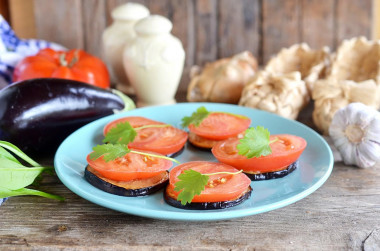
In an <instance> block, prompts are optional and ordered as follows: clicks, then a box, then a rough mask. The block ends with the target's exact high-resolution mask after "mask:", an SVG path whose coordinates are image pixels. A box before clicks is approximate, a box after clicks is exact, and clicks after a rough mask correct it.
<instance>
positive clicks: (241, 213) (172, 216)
mask: <svg viewBox="0 0 380 251" xmlns="http://www.w3.org/2000/svg"><path fill="white" fill-rule="evenodd" d="M202 105H204V106H216V107H223V106H229V107H232V108H233V107H235V108H247V109H251V110H252V111H253V112H255V113H263V115H264V116H270V117H271V116H274V117H276V118H278V119H284V120H288V121H290V122H291V123H295V124H297V125H298V126H301V127H304V129H306V130H308V133H311V135H312V136H313V137H316V139H318V140H319V141H320V143H322V145H323V147H324V148H325V150H327V154H328V156H329V160H328V167H327V170H326V172H325V173H324V174H323V176H321V177H320V178H319V179H318V181H317V182H315V183H313V185H311V186H310V187H308V188H307V189H305V190H303V191H302V192H299V193H297V194H295V195H293V196H290V197H289V198H286V199H283V200H280V201H277V202H274V203H270V204H265V205H262V206H260V207H252V208H245V209H240V210H238V211H233V213H231V212H232V211H225V210H223V209H222V210H205V211H201V212H200V210H195V211H196V213H194V212H193V210H184V209H182V210H183V211H175V212H173V211H162V210H161V211H159V212H160V214H157V210H152V209H150V208H144V210H141V208H134V207H127V208H125V207H124V208H123V209H121V208H120V206H119V205H118V204H117V203H114V201H110V200H106V199H104V198H100V197H98V196H95V195H93V194H91V193H86V191H83V190H82V189H79V187H78V186H75V185H73V184H72V183H70V182H68V181H67V178H66V177H64V174H63V173H62V172H61V167H60V165H61V163H60V162H59V159H60V151H62V150H61V149H62V148H63V146H64V145H65V144H67V142H68V141H69V140H70V139H71V138H72V137H74V136H75V135H76V134H79V133H80V132H81V131H82V130H86V129H89V128H91V127H94V125H96V124H101V123H102V122H105V121H109V120H111V118H113V117H115V116H124V115H126V116H127V115H128V114H129V113H130V112H131V111H137V112H139V111H144V110H146V109H152V108H154V109H160V108H165V107H168V106H170V107H172V106H173V107H178V106H194V107H196V106H202ZM131 111H127V112H122V113H117V114H112V115H108V116H105V117H103V118H100V119H97V120H95V121H93V122H90V123H88V124H87V125H84V126H82V127H81V128H79V129H78V130H76V131H74V132H73V133H71V134H70V135H69V136H68V137H67V138H66V139H65V140H64V141H63V142H62V143H61V144H60V146H59V147H58V149H57V151H56V154H55V156H54V167H55V170H56V173H57V176H58V178H59V179H60V181H61V182H62V183H63V184H64V185H65V186H66V187H67V188H68V189H69V190H71V191H72V192H73V193H75V194H77V195H78V196H80V197H82V198H83V199H85V200H88V201H90V202H92V203H94V204H97V205H100V206H102V207H105V208H109V209H112V210H115V211H119V212H123V213H127V214H130V215H136V216H140V217H147V218H153V219H160V220H177V221H178V220H179V221H211V220H226V219H234V218H240V217H246V216H251V215H256V214H260V213H265V212H269V211H272V210H276V209H279V208H282V207H285V206H288V205H290V204H293V203H295V202H297V201H299V200H301V199H303V198H305V197H307V196H308V195H310V194H312V193H313V192H315V191H316V190H317V189H318V188H320V187H321V186H322V185H323V184H324V183H325V182H326V181H327V179H328V178H329V176H330V175H331V172H332V170H333V165H334V158H333V153H332V151H331V148H330V146H329V145H328V143H327V142H326V140H325V139H324V138H323V137H322V136H321V135H320V134H319V133H317V132H316V131H314V130H313V129H311V128H310V127H308V126H306V125H305V124H303V123H301V122H299V121H296V120H290V119H287V118H284V117H280V116H279V115H276V114H274V113H269V112H266V111H262V110H258V109H253V108H249V107H243V106H238V105H234V104H224V103H207V102H193V103H176V104H171V105H162V106H150V107H142V108H137V109H134V110H131ZM133 113H135V112H133ZM261 182H262V181H261ZM88 185H89V186H91V185H90V184H88ZM100 191H101V190H100ZM101 192H104V191H101ZM104 193H105V192H104ZM113 196H117V195H113ZM141 198H143V197H141ZM189 216H192V217H189ZM194 216H195V217H194Z"/></svg>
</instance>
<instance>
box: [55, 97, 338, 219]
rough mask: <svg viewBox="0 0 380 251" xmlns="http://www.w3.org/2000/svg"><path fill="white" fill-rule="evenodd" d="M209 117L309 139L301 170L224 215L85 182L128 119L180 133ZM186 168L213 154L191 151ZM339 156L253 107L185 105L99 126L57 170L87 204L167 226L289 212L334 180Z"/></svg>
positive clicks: (91, 127) (261, 184)
mask: <svg viewBox="0 0 380 251" xmlns="http://www.w3.org/2000/svg"><path fill="white" fill-rule="evenodd" d="M202 105H203V106H205V107H206V108H207V109H208V110H209V111H225V112H233V113H237V114H242V115H246V116H248V117H250V118H251V119H252V124H251V126H257V125H261V126H264V127H266V128H268V129H269V131H270V132H271V134H280V133H288V134H294V135H298V136H301V137H303V138H304V139H306V141H307V147H306V149H305V151H304V152H303V153H302V155H301V157H300V159H299V161H300V168H298V169H296V170H295V171H294V172H293V173H291V174H289V175H288V176H286V177H283V178H280V179H275V180H268V181H255V182H252V184H251V186H252V189H253V191H252V196H251V198H250V199H249V200H247V201H245V202H244V203H242V204H241V205H238V206H236V207H232V208H228V209H222V210H207V211H202V210H184V209H178V208H175V207H172V206H169V205H167V204H166V203H165V202H164V199H163V191H160V192H158V193H156V194H153V195H149V196H146V197H135V198H133V197H122V196H117V195H113V194H109V193H106V192H103V191H102V190H99V189H97V188H95V187H93V186H92V185H90V184H89V183H88V182H87V181H86V180H85V179H84V177H83V173H84V169H85V166H86V156H87V154H88V153H90V152H91V151H92V147H94V146H95V145H97V144H101V143H102V139H103V135H102V132H103V127H104V126H105V125H106V124H107V123H108V122H110V121H112V120H115V119H117V118H120V117H124V116H132V115H133V116H144V117H148V118H150V119H153V120H158V121H162V122H165V123H168V124H172V125H174V126H177V127H179V126H180V123H181V119H182V118H183V117H184V116H190V115H191V114H192V113H193V112H194V111H195V110H196V109H197V108H198V107H200V106H202ZM176 159H177V160H179V161H180V162H181V163H184V162H187V161H194V160H209V161H216V159H215V158H214V157H213V156H212V154H211V153H209V152H207V151H202V150H198V149H195V148H194V147H191V146H190V145H186V147H185V150H184V151H183V153H182V154H181V155H179V156H178V157H176ZM333 162H334V161H333V155H332V152H331V149H330V147H329V146H328V144H327V143H326V141H325V140H324V139H323V138H322V137H321V136H320V135H319V134H318V133H316V132H315V131H313V130H312V129H310V128H309V127H307V126H305V125H303V124H301V123H298V122H297V121H292V120H288V119H285V118H282V117H279V116H277V115H275V114H271V113H268V112H264V111H259V110H255V109H251V108H247V107H241V106H236V105H228V104H216V103H180V104H176V105H168V106H154V107H146V108H139V109H135V110H132V111H128V112H126V113H120V114H115V115H111V116H107V117H104V118H102V119H99V120H96V121H94V122H92V123H90V124H88V125H86V126H84V127H82V128H80V129H78V130H77V131H75V132H74V133H73V134H71V135H70V136H69V137H68V138H67V139H65V140H64V141H63V142H62V144H61V145H60V147H59V148H58V150H57V153H56V155H55V159H54V164H55V169H56V172H57V175H58V177H59V179H60V180H61V181H62V183H63V184H64V185H65V186H67V187H68V188H69V189H70V190H71V191H73V192H74V193H76V194H77V195H79V196H81V197H82V198H84V199H86V200H89V201H91V202H93V203H96V204H98V205H100V206H103V207H107V208H110V209H113V210H117V211H120V212H124V213H128V214H133V215H138V216H143V217H150V218H156V219H166V220H185V221H204V220H222V219H232V218H237V217H243V216H248V215H254V214H259V213H263V212H267V211H270V210H274V209H277V208H281V207H284V206H287V205H289V204H291V203H294V202H296V201H298V200H300V199H302V198H304V197H306V196H307V195H309V194H311V193H313V192H314V191H315V190H317V189H318V188H319V187H320V186H322V184H323V183H324V182H325V181H326V180H327V178H328V177H329V175H330V173H331V171H332V168H333Z"/></svg>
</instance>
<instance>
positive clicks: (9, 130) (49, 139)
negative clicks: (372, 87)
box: [0, 78, 124, 156]
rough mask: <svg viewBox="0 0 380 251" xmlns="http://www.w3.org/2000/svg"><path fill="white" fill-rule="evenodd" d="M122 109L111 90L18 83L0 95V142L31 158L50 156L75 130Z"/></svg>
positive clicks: (62, 82) (45, 81)
mask: <svg viewBox="0 0 380 251" xmlns="http://www.w3.org/2000/svg"><path fill="white" fill-rule="evenodd" d="M123 108H124V102H123V100H122V99H121V98H120V97H119V96H118V95H116V94H114V93H113V92H112V91H111V90H106V89H102V88H99V87H96V86H93V85H90V84H86V83H82V82H79V81H74V80H66V79H54V78H40V79H30V80H25V81H20V82H17V83H14V84H11V85H9V86H7V87H5V88H4V89H2V90H1V91H0V140H5V141H8V142H10V143H12V144H14V145H16V146H18V147H19V148H20V149H21V150H23V151H24V152H25V153H27V154H30V155H32V156H34V155H37V156H50V155H51V154H54V153H55V151H56V150H57V148H58V146H59V144H60V143H61V142H62V141H63V140H64V139H65V138H66V137H67V136H68V135H70V134H71V133H72V132H74V131H75V130H77V129H78V128H80V127H82V126H83V125H85V124H87V123H89V122H91V121H94V120H96V119H99V118H101V117H104V116H107V115H110V114H113V113H114V111H115V110H122V109H123Z"/></svg>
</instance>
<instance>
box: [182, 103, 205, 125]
mask: <svg viewBox="0 0 380 251" xmlns="http://www.w3.org/2000/svg"><path fill="white" fill-rule="evenodd" d="M210 113H211V112H209V111H208V110H207V109H206V107H204V106H201V107H199V108H198V109H197V110H196V111H195V112H193V113H192V114H191V116H185V117H183V118H182V124H181V126H182V127H187V126H189V125H191V124H193V125H195V126H199V125H200V124H201V123H202V121H203V120H204V119H205V118H207V117H208V115H210Z"/></svg>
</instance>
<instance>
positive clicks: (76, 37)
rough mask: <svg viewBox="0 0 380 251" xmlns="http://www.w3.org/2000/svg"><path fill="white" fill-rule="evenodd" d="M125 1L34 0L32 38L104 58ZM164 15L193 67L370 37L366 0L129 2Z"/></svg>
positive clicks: (262, 59)
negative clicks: (106, 34)
mask: <svg viewBox="0 0 380 251" xmlns="http://www.w3.org/2000/svg"><path fill="white" fill-rule="evenodd" d="M125 2H128V1H126V0H108V1H107V0H66V1H58V0H55V1H51V0H34V14H35V15H34V16H35V20H34V21H35V25H36V27H35V29H36V37H37V38H41V39H46V40H50V41H54V42H57V43H60V44H62V45H64V46H66V47H68V48H83V49H85V50H87V51H88V52H90V53H92V54H95V55H97V56H99V57H103V53H102V42H101V34H102V32H103V30H104V29H105V28H106V27H107V26H109V25H110V24H111V23H112V18H111V16H110V12H111V10H112V9H113V8H115V7H116V6H118V5H120V4H123V3H125ZM134 2H139V3H142V4H144V5H145V6H147V7H148V8H149V9H150V11H151V13H152V14H159V15H163V16H166V17H168V18H169V19H170V20H171V21H172V22H173V24H174V27H173V34H174V35H175V36H177V37H178V38H179V39H180V40H181V41H182V43H183V45H184V48H185V50H186V65H185V74H184V77H183V79H182V83H181V86H180V89H182V90H183V89H185V88H186V87H187V84H188V76H186V74H187V72H188V70H189V68H190V67H191V66H192V65H201V66H202V65H204V64H205V63H207V62H210V61H213V60H215V59H218V58H221V57H228V56H231V55H233V54H236V53H239V52H241V51H243V50H249V51H251V52H252V53H253V55H255V56H256V57H257V59H258V61H259V63H260V64H265V63H266V62H267V61H268V59H270V57H271V56H273V55H275V54H276V53H278V51H279V50H280V49H281V48H283V47H288V46H290V45H292V44H294V43H300V42H306V43H308V44H309V45H310V46H311V47H312V48H314V49H319V48H321V47H323V46H328V47H330V49H331V50H332V51H333V50H335V49H336V48H337V46H338V45H339V44H340V42H341V41H342V40H343V39H347V38H351V37H354V36H366V37H367V38H371V34H373V31H372V20H373V19H374V18H373V16H372V15H373V13H375V12H374V11H373V10H372V7H373V5H375V4H374V3H373V2H372V0H360V1H358V0H324V1H319V0H287V1H282V0H234V1H232V0H135V1H134Z"/></svg>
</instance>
